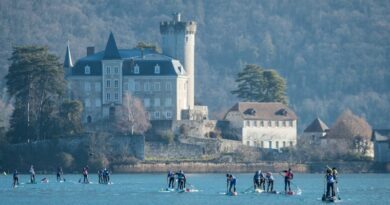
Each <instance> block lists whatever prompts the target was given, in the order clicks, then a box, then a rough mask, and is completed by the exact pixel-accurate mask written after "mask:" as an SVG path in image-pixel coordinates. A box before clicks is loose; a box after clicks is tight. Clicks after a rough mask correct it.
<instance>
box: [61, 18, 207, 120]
mask: <svg viewBox="0 0 390 205" xmlns="http://www.w3.org/2000/svg"><path fill="white" fill-rule="evenodd" d="M160 33H161V35H162V53H159V52H157V51H156V50H155V49H152V48H146V47H145V48H132V49H118V47H117V44H116V41H115V38H114V35H113V33H110V36H109V38H108V41H107V44H106V48H105V49H104V50H103V51H100V52H96V53H95V48H94V47H88V48H87V56H85V57H83V58H81V59H79V60H77V62H76V63H75V65H73V62H72V58H71V52H70V49H69V45H68V47H67V50H66V55H65V62H64V69H65V75H66V80H67V82H68V90H69V96H70V98H71V99H78V100H80V101H81V102H82V103H83V105H84V113H83V118H82V120H83V122H85V123H89V122H94V121H97V120H100V119H108V118H110V117H113V116H115V115H114V114H115V110H116V107H117V106H118V105H121V104H122V98H123V96H124V94H126V93H129V94H131V95H132V96H135V97H138V98H140V99H141V100H142V102H143V106H144V108H145V109H146V111H147V112H148V114H149V118H150V120H181V119H197V118H207V112H206V113H205V112H202V110H205V108H204V107H198V106H195V105H194V71H195V65H194V61H195V33H196V23H195V22H193V21H189V22H183V21H181V17H180V14H179V13H176V14H174V15H173V19H172V20H171V21H165V22H161V23H160ZM206 111H207V109H206ZM186 113H187V114H186ZM188 113H195V114H192V115H191V114H188ZM199 113H201V114H199ZM199 115H202V116H200V117H199ZM183 117H185V118H183Z"/></svg>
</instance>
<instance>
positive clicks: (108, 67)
mask: <svg viewBox="0 0 390 205" xmlns="http://www.w3.org/2000/svg"><path fill="white" fill-rule="evenodd" d="M110 73H111V68H110V66H107V67H106V74H107V75H109V74H110Z"/></svg>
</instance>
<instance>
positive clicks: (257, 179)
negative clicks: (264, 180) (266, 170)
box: [253, 172, 261, 189]
mask: <svg viewBox="0 0 390 205" xmlns="http://www.w3.org/2000/svg"><path fill="white" fill-rule="evenodd" d="M260 180H261V177H260V174H259V173H258V172H256V173H255V176H253V184H254V188H255V189H257V188H260Z"/></svg>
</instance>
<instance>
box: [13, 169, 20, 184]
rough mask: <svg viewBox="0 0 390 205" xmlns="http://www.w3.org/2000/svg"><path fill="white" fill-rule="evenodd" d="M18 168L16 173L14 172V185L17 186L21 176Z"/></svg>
mask: <svg viewBox="0 0 390 205" xmlns="http://www.w3.org/2000/svg"><path fill="white" fill-rule="evenodd" d="M18 175H19V174H18V170H16V169H15V171H14V173H13V186H14V187H16V186H17V185H19V176H18Z"/></svg>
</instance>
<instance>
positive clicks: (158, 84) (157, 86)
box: [154, 82, 160, 91]
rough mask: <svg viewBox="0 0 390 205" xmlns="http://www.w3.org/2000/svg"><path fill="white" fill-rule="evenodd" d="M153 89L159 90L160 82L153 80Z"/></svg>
mask: <svg viewBox="0 0 390 205" xmlns="http://www.w3.org/2000/svg"><path fill="white" fill-rule="evenodd" d="M154 91H160V82H154Z"/></svg>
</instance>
